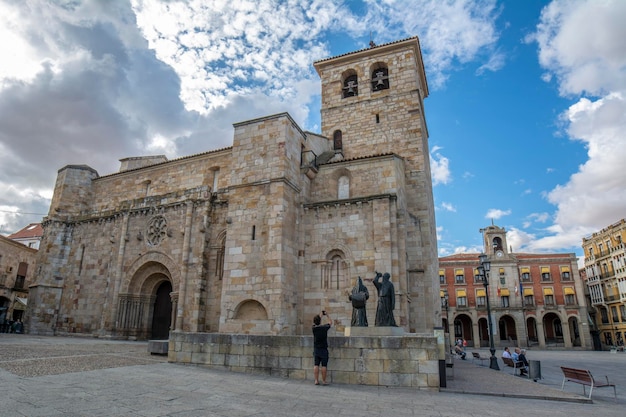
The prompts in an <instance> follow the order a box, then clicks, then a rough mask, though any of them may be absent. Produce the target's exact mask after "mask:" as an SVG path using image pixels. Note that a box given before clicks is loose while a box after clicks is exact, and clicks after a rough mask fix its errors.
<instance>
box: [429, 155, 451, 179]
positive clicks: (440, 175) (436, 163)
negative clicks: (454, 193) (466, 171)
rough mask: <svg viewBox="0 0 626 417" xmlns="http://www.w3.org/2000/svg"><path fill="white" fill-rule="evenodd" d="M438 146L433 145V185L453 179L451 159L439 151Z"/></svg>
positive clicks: (431, 156)
mask: <svg viewBox="0 0 626 417" xmlns="http://www.w3.org/2000/svg"><path fill="white" fill-rule="evenodd" d="M439 149H441V148H438V147H433V151H432V152H431V153H430V172H431V176H432V180H433V185H438V184H448V183H449V182H450V181H452V173H451V172H450V161H449V160H448V158H446V157H445V156H443V155H441V154H440V153H439V152H437V151H438V150H439Z"/></svg>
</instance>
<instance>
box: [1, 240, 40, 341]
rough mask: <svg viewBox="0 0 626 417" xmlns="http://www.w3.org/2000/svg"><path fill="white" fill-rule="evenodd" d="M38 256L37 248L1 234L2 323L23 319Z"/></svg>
mask: <svg viewBox="0 0 626 417" xmlns="http://www.w3.org/2000/svg"><path fill="white" fill-rule="evenodd" d="M36 256H37V250H36V249H33V248H29V247H27V246H25V245H23V244H21V243H19V242H15V241H14V240H12V239H9V238H6V237H4V236H0V325H2V324H4V321H5V320H11V321H12V320H21V319H22V316H23V314H24V311H25V310H26V305H27V304H28V301H27V300H28V286H29V285H30V284H31V283H32V282H33V278H32V277H33V276H34V273H35V259H36ZM5 330H6V329H5Z"/></svg>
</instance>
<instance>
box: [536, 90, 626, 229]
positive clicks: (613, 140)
mask: <svg viewBox="0 0 626 417" xmlns="http://www.w3.org/2000/svg"><path fill="white" fill-rule="evenodd" d="M565 117H567V119H568V121H569V123H570V125H569V129H568V132H569V134H570V136H571V137H572V138H576V139H578V140H581V141H583V142H584V143H585V145H586V147H587V150H588V152H587V153H588V158H589V159H588V160H587V162H585V163H584V164H583V165H581V166H580V168H579V170H578V172H577V173H576V174H574V175H572V176H571V177H570V179H569V181H568V182H567V183H566V184H564V185H560V186H557V187H556V188H554V189H553V190H552V191H551V192H549V193H548V199H549V201H550V202H551V203H553V204H555V205H557V206H558V211H557V213H556V224H558V225H559V226H560V227H561V228H562V229H564V230H569V229H570V228H572V227H577V226H579V225H584V226H589V227H594V228H596V229H600V228H603V227H605V226H607V225H609V224H611V223H613V222H614V221H617V220H619V219H621V218H624V217H625V216H626V171H624V170H622V169H619V167H620V166H621V165H623V163H624V161H625V160H626V148H625V147H624V132H626V100H625V99H624V97H623V96H622V94H618V93H614V94H611V95H609V96H607V97H605V98H602V99H600V100H597V101H595V102H592V101H590V100H587V99H581V100H580V101H579V102H578V103H576V104H574V105H573V106H571V107H570V109H569V110H568V111H567V112H566V113H565Z"/></svg>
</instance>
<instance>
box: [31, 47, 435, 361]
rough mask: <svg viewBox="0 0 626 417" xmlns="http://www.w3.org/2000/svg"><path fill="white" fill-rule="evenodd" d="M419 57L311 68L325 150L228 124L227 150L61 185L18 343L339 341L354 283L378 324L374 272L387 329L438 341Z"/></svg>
mask: <svg viewBox="0 0 626 417" xmlns="http://www.w3.org/2000/svg"><path fill="white" fill-rule="evenodd" d="M421 59H422V58H421V51H420V47H419V42H418V40H417V38H410V39H406V40H403V41H398V42H393V43H390V44H385V45H380V46H375V47H372V48H369V49H365V50H361V51H357V52H353V53H350V54H346V55H342V56H339V57H335V58H330V59H326V60H322V61H319V62H316V63H315V64H314V65H315V68H316V70H317V71H318V73H319V75H320V78H321V82H322V110H321V113H322V132H321V134H314V133H310V132H304V131H302V129H300V127H298V125H297V124H296V123H295V122H294V121H293V120H292V118H291V117H290V116H289V115H288V114H287V113H282V114H277V115H272V116H267V117H263V118H260V119H255V120H249V121H246V122H242V123H237V124H235V125H234V138H233V145H232V147H228V148H225V149H219V150H215V151H210V152H206V153H201V154H197V155H192V156H188V157H183V158H179V159H175V160H171V161H168V160H167V159H166V158H165V157H163V156H150V157H137V158H126V159H123V160H121V162H122V165H121V169H120V171H119V172H118V173H114V174H110V175H105V176H100V175H99V174H98V173H97V172H96V171H95V170H93V169H92V168H90V167H88V166H85V165H70V166H66V167H64V168H62V169H60V170H59V172H58V176H57V181H56V186H55V190H54V196H53V199H52V203H51V207H50V211H49V214H48V216H47V217H46V218H45V219H44V222H43V226H44V236H43V239H42V242H41V246H40V251H39V256H38V274H37V282H36V284H35V285H33V286H32V289H31V294H32V295H31V299H32V300H33V302H32V308H30V309H29V311H28V314H27V323H26V324H27V331H29V332H30V333H40V334H53V333H56V334H64V333H83V334H92V335H98V336H103V337H116V338H131V339H134V338H137V339H165V338H167V337H168V335H169V330H170V329H171V330H173V331H174V332H180V333H207V332H212V333H227V334H248V335H281V336H294V335H309V334H310V325H311V322H312V317H313V316H314V315H315V314H317V313H319V311H320V310H322V309H323V308H324V309H327V310H329V311H330V312H332V316H333V318H334V319H335V327H334V328H335V329H336V332H337V333H336V334H338V335H340V334H343V331H344V329H345V327H347V326H349V324H350V318H351V309H352V308H351V305H350V303H349V302H348V297H347V294H348V291H349V290H350V289H351V288H352V286H353V285H354V282H355V279H356V278H357V277H358V276H361V277H362V278H363V279H364V281H365V283H366V285H368V286H369V288H370V294H372V297H371V298H370V301H369V304H368V310H369V311H370V312H371V313H370V314H372V317H373V314H374V312H375V306H376V291H375V289H374V288H373V285H372V283H371V281H372V279H373V278H374V275H375V271H381V272H389V273H390V274H391V281H392V282H393V283H394V285H395V289H396V311H395V317H396V322H397V323H398V325H399V326H401V327H402V328H403V329H404V330H405V331H406V332H410V333H420V334H426V335H428V334H430V335H432V334H433V329H434V328H435V327H436V326H439V325H440V323H441V315H440V314H441V313H440V308H439V297H438V284H437V247H436V233H435V220H434V208H433V196H432V186H431V175H430V167H429V158H428V132H427V128H426V122H425V118H424V109H423V100H424V99H425V98H426V97H427V95H428V87H427V84H426V78H425V74H424V69H423V64H422V60H421ZM355 80H356V82H357V84H356V85H357V86H358V92H357V93H356V94H354V93H355V92H354V91H350V92H349V93H347V92H348V91H349V90H350V89H352V87H351V86H354V85H355V84H354V81H355ZM372 321H373V320H372ZM307 355H310V352H307Z"/></svg>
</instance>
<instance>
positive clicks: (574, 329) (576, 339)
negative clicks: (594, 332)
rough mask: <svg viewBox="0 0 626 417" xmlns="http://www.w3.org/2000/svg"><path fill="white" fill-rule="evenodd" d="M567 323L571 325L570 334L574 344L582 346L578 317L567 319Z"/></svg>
mask: <svg viewBox="0 0 626 417" xmlns="http://www.w3.org/2000/svg"><path fill="white" fill-rule="evenodd" d="M567 325H568V326H569V334H570V337H571V338H572V346H581V341H580V329H579V328H578V319H577V318H576V317H570V318H569V319H567Z"/></svg>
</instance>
